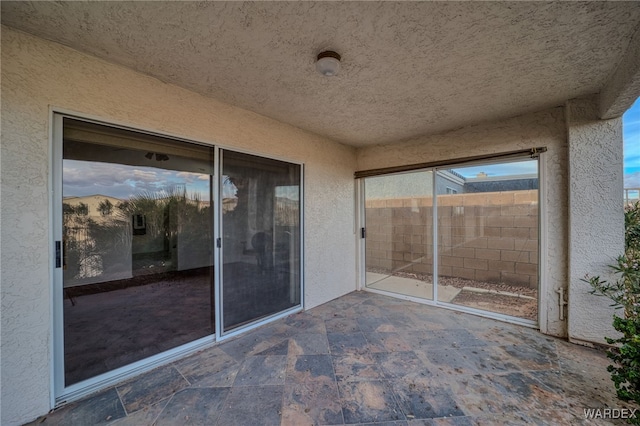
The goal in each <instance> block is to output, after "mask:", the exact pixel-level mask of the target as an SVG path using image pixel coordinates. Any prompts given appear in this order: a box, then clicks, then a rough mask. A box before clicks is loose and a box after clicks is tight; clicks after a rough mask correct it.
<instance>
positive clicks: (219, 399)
mask: <svg viewBox="0 0 640 426" xmlns="http://www.w3.org/2000/svg"><path fill="white" fill-rule="evenodd" d="M607 365H608V360H607V358H606V356H605V355H604V353H603V352H602V351H599V350H595V349H589V348H585V347H582V346H577V345H573V344H570V343H567V342H565V341H563V340H560V339H555V338H551V337H548V336H544V335H542V334H540V333H539V332H537V331H535V330H532V329H529V328H525V327H520V326H516V325H512V324H507V323H503V322H498V321H494V320H490V319H486V318H480V317H477V316H473V315H469V314H464V313H458V312H453V311H449V310H445V309H440V308H435V307H431V306H425V305H420V304H416V303H412V302H407V301H402V300H399V299H394V298H390V297H385V296H381V295H377V294H372V293H367V292H354V293H351V294H348V295H346V296H343V297H341V298H339V299H336V300H334V301H331V302H329V303H327V304H325V305H322V306H319V307H316V308H314V309H311V310H309V311H307V312H304V313H300V314H295V315H291V316H289V317H287V318H284V319H281V320H278V321H276V322H274V323H271V324H269V325H266V326H263V327H261V328H258V329H256V330H254V331H252V332H249V333H246V334H244V335H242V336H240V337H238V338H235V339H233V340H230V341H226V342H222V343H220V344H218V345H215V346H213V347H211V348H209V349H206V350H203V351H200V352H198V353H196V354H194V355H192V356H189V357H187V358H184V359H181V360H179V361H176V362H174V363H172V364H169V365H166V366H164V367H160V368H157V369H155V370H153V371H151V372H148V373H146V374H143V375H141V376H139V377H137V378H134V379H132V380H130V381H128V382H125V383H122V384H120V385H118V386H115V387H113V388H110V389H107V390H105V391H103V392H101V393H99V394H95V395H93V396H91V397H88V398H87V399H84V400H82V401H79V402H75V403H71V404H68V405H67V406H65V407H62V408H60V409H58V410H56V411H54V412H52V413H50V414H48V415H46V416H43V417H41V418H39V419H38V420H36V421H35V422H33V424H46V425H51V424H54V425H55V424H61V425H82V426H86V425H92V424H114V425H147V424H149V425H151V424H157V425H183V424H194V425H196V424H200V425H225V426H226V425H278V424H280V425H295V426H300V425H312V424H318V425H332V424H377V425H407V426H409V425H475V424H480V425H482V424H491V425H493V424H551V425H562V424H606V423H607V422H606V421H604V420H602V419H600V420H587V419H585V415H584V409H598V408H600V409H604V408H623V407H624V405H623V404H622V403H621V402H620V401H618V400H617V399H616V397H615V392H614V390H613V386H612V384H611V380H610V378H609V373H607V371H606V366H607Z"/></svg>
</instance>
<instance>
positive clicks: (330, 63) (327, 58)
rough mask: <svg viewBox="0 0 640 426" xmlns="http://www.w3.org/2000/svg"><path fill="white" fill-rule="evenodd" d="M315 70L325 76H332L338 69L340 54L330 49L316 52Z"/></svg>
mask: <svg viewBox="0 0 640 426" xmlns="http://www.w3.org/2000/svg"><path fill="white" fill-rule="evenodd" d="M316 70H318V72H319V73H320V74H322V75H324V76H326V77H333V76H334V75H336V74H338V71H339V70H340V55H339V54H337V53H336V52H334V51H332V50H325V51H324V52H320V53H318V60H317V62H316Z"/></svg>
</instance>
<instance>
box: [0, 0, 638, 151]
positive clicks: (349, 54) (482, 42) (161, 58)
mask: <svg viewBox="0 0 640 426" xmlns="http://www.w3.org/2000/svg"><path fill="white" fill-rule="evenodd" d="M2 23H3V24H5V25H8V26H11V27H14V28H17V29H20V30H23V31H26V32H29V33H33V34H35V35H38V36H41V37H43V38H46V39H49V40H53V41H57V42H60V43H62V44H64V45H67V46H70V47H72V48H74V49H77V50H79V51H82V52H85V53H87V54H90V55H95V56H97V57H99V58H102V59H104V60H106V61H109V62H114V63H117V64H120V65H122V66H125V67H128V68H132V69H134V70H137V71H140V72H142V73H145V74H148V75H150V76H153V77H155V78H158V79H160V80H162V81H165V82H167V83H172V84H176V85H179V86H182V87H185V88H188V89H191V90H193V91H195V92H198V93H201V94H203V95H205V96H210V97H213V98H216V99H218V100H220V101H222V102H225V103H229V104H231V105H235V106H238V107H241V108H245V109H248V110H251V111H254V112H256V113H259V114H262V115H265V116H268V117H271V118H274V119H276V120H279V121H282V122H285V123H288V124H291V125H293V126H296V127H299V128H302V129H305V130H308V131H310V132H314V133H317V134H320V135H323V136H326V137H328V138H331V139H334V140H337V141H339V142H342V143H345V144H348V145H353V146H366V145H370V144H381V143H392V142H397V141H402V140H406V139H409V138H412V137H416V136H420V135H426V134H433V133H439V132H443V131H447V130H450V129H454V128H458V127H462V126H466V125H471V124H475V123H480V122H484V121H490V120H497V119H503V118H507V117H512V116H517V115H520V114H524V113H528V112H533V111H538V110H541V109H545V108H549V107H555V106H559V105H563V104H564V102H565V101H566V100H567V99H572V98H576V97H580V96H585V95H591V94H597V93H601V92H602V93H601V100H602V99H603V98H604V101H602V102H603V103H604V105H601V110H602V111H603V115H604V116H615V115H619V114H620V113H622V112H623V110H621V108H620V107H617V108H616V107H615V106H612V105H613V104H615V101H616V100H619V97H620V95H621V92H624V90H628V87H626V88H625V87H622V88H621V84H622V86H625V85H626V86H628V84H627V83H628V81H635V84H637V83H638V68H639V66H638V63H637V62H638V61H637V60H635V62H634V60H633V58H631V59H629V57H630V56H633V55H631V54H632V53H633V52H630V50H633V46H634V43H631V41H632V38H633V35H634V34H635V33H636V31H637V28H638V25H639V23H640V2H587V3H585V2H547V3H539V2H513V3H511V2H489V3H485V2H461V3H459V2H418V3H412V2H341V3H335V2H64V1H63V2H23V1H20V2H11V1H3V2H2ZM636 38H637V37H636ZM635 44H638V45H640V43H635ZM630 46H631V47H630ZM325 49H332V50H335V51H337V52H338V53H340V54H341V55H342V58H343V60H342V69H341V71H340V73H339V75H338V76H336V77H331V78H327V77H323V76H321V75H320V74H318V73H317V72H316V71H315V69H314V62H315V58H316V55H317V54H318V53H319V52H321V51H323V50H325ZM628 62H632V64H631V66H630V67H629V64H628ZM70 66H72V64H70ZM621 67H623V68H624V70H623V71H625V72H621ZM625 73H626V74H625ZM621 74H623V75H622V76H621ZM621 79H622V80H624V81H623V82H622V83H620V80H621ZM634 79H635V80H634ZM70 90H73V88H70ZM607 91H609V92H613V93H605V92H607ZM635 95H636V96H637V93H636V94H635ZM612 99H613V100H612ZM627 106H628V105H627ZM158 107H159V108H161V106H158Z"/></svg>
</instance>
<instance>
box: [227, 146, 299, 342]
mask: <svg viewBox="0 0 640 426" xmlns="http://www.w3.org/2000/svg"><path fill="white" fill-rule="evenodd" d="M300 176H301V175H300V166H299V165H296V164H291V163H286V162H283V161H278V160H271V159H266V158H261V157H257V156H254V155H249V154H241V153H237V152H231V151H226V150H225V151H223V152H222V182H221V194H222V307H223V309H222V317H223V324H222V325H223V332H227V331H230V330H233V329H235V328H237V327H240V326H242V325H244V324H247V323H250V322H253V321H256V320H258V319H260V318H264V317H267V316H269V315H272V314H275V313H278V312H281V311H283V310H286V309H288V308H291V307H294V306H298V305H300V282H301V277H300V262H301V256H300V254H301V252H300V198H301V197H300V195H301V193H300V188H301V186H300Z"/></svg>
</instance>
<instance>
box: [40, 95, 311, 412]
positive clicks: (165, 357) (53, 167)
mask: <svg viewBox="0 0 640 426" xmlns="http://www.w3.org/2000/svg"><path fill="white" fill-rule="evenodd" d="M64 118H71V119H75V120H80V121H86V122H89V123H95V124H99V125H103V126H106V127H112V128H116V129H124V130H130V131H134V132H138V133H140V134H148V135H153V136H159V137H163V138H170V139H172V140H175V141H176V142H185V143H190V144H196V145H201V146H206V147H212V148H213V150H214V158H213V162H214V164H213V175H211V176H210V182H211V183H213V189H212V191H211V192H212V200H214V201H215V203H214V204H217V205H215V206H214V209H213V221H214V223H213V226H212V228H213V263H214V274H213V295H214V304H213V306H212V309H213V310H214V318H215V328H214V334H210V335H208V336H205V337H202V338H199V339H196V340H194V341H191V342H188V343H185V344H182V345H180V346H177V347H175V348H172V349H169V350H167V351H164V352H161V353H158V354H156V355H152V356H150V357H148V358H144V359H141V360H139V361H136V362H133V363H131V364H128V365H125V366H123V367H119V368H116V369H113V370H110V371H107V372H105V373H102V374H99V375H97V376H94V377H91V378H89V379H86V380H82V381H80V382H78V383H74V384H72V385H70V386H65V377H64V376H65V369H64V365H65V364H64V362H65V359H64V308H63V296H64V287H63V285H64V282H63V281H64V280H63V268H62V267H61V266H62V265H61V264H60V262H61V261H58V262H57V258H59V259H61V257H62V252H61V250H62V249H63V247H61V246H58V247H57V246H56V242H59V243H60V244H61V242H62V234H63V229H62V228H63V226H62V223H63V217H62V198H63V184H62V179H63V172H62V170H63V136H64V135H63V119H64ZM49 123H50V126H49V135H50V140H49V147H50V151H49V154H50V156H49V158H50V162H49V165H50V172H49V179H50V184H49V191H50V197H49V206H50V209H51V210H50V215H49V217H50V220H49V229H50V232H49V247H51V253H52V255H51V257H50V262H49V263H50V268H51V269H50V271H51V272H50V275H49V278H50V281H49V282H50V283H51V287H50V288H51V299H50V300H51V305H50V306H51V324H52V326H51V339H50V345H49V351H50V352H49V353H50V354H51V356H50V372H49V373H50V377H51V380H50V406H51V408H55V407H57V406H60V405H63V404H66V403H68V402H71V401H74V400H77V399H80V398H82V397H84V396H87V395H89V394H91V393H94V392H96V391H99V390H102V389H105V388H107V387H109V386H113V385H115V384H117V383H120V382H122V381H123V380H126V379H129V378H132V377H134V376H137V375H139V374H141V373H144V372H147V371H150V370H152V369H154V368H156V367H159V366H162V365H166V364H168V363H170V362H173V361H175V360H177V359H180V358H183V357H185V356H187V355H189V354H193V353H195V352H197V351H199V350H202V349H204V348H207V347H210V346H212V345H214V344H215V343H218V342H221V341H224V340H226V339H228V338H231V337H234V336H236V335H238V334H241V333H244V332H246V331H248V330H251V329H253V328H256V327H259V326H262V325H264V324H267V323H269V322H272V321H275V320H277V319H279V318H282V317H285V316H287V315H290V314H292V313H296V312H300V311H302V310H303V308H304V293H305V291H304V289H305V280H304V264H305V258H304V164H303V163H300V162H296V161H292V160H291V159H287V158H278V157H274V156H269V155H264V153H256V152H249V151H243V150H239V149H235V148H234V147H225V146H222V145H212V144H210V143H205V142H201V141H197V140H192V139H186V138H183V137H180V136H176V135H172V134H170V133H160V132H155V131H153V130H147V129H144V128H141V127H138V126H133V125H130V124H128V123H121V122H117V121H114V120H105V119H103V118H101V117H96V116H91V115H87V114H83V113H78V112H77V111H71V110H68V109H64V108H58V107H50V108H49ZM223 149H226V150H228V151H234V152H240V153H246V154H250V155H255V156H258V157H262V158H267V159H274V160H279V161H283V162H288V163H291V164H295V165H298V166H300V219H299V220H300V236H299V247H300V262H299V276H300V286H299V291H300V303H299V304H298V305H297V306H294V307H292V308H289V309H287V310H285V311H282V312H278V313H275V314H272V315H270V316H267V317H265V318H260V319H258V320H256V321H254V322H252V323H250V324H247V325H246V326H242V327H239V328H237V329H234V330H233V331H231V332H227V333H222V298H221V285H222V278H221V277H222V275H221V274H222V257H221V256H222V250H221V248H220V247H218V244H217V241H219V239H220V240H221V239H222V228H221V215H222V203H221V197H222V194H221V191H220V181H221V174H220V173H221V169H220V159H221V156H220V154H221V151H222V150H223ZM56 249H58V253H59V255H60V256H57V255H56V254H57V253H56Z"/></svg>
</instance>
